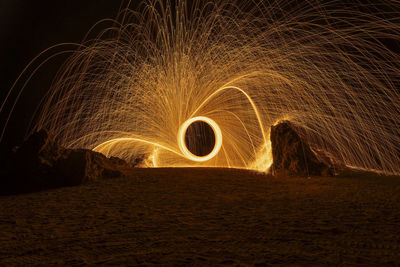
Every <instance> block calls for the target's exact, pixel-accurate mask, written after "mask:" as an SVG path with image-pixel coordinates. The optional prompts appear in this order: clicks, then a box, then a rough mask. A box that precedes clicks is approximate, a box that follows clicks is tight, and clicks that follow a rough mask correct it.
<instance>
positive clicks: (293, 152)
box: [271, 121, 333, 176]
mask: <svg viewBox="0 0 400 267" xmlns="http://www.w3.org/2000/svg"><path fill="white" fill-rule="evenodd" d="M298 132H299V129H298V128H297V127H296V126H295V125H294V124H293V123H291V122H289V121H282V122H280V123H279V124H277V125H275V126H272V127H271V145H272V156H273V164H272V172H273V174H274V175H294V176H311V175H315V176H332V175H333V169H332V165H331V163H330V162H329V161H328V160H327V159H325V160H322V159H321V157H317V155H316V154H315V152H314V151H313V150H312V149H311V147H310V145H309V144H308V143H307V141H306V140H305V139H303V138H301V137H300V135H299V134H298Z"/></svg>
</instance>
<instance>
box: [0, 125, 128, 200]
mask: <svg viewBox="0 0 400 267" xmlns="http://www.w3.org/2000/svg"><path fill="white" fill-rule="evenodd" d="M5 161H6V162H5V168H4V169H3V170H2V176H3V177H1V180H0V185H1V189H0V193H1V194H15V193H25V192H34V191H40V190H44V189H49V188H57V187H62V186H74V185H80V184H84V183H88V182H91V181H95V180H97V179H100V178H112V177H119V176H122V175H123V170H126V169H129V168H131V165H129V164H128V163H126V162H125V161H124V160H122V159H119V158H115V157H111V158H107V157H106V156H104V155H103V154H101V153H98V152H94V151H91V150H87V149H66V148H64V147H62V146H60V145H59V144H57V142H55V140H54V138H53V137H52V136H51V135H50V134H49V133H48V132H47V131H45V130H41V131H38V132H36V133H34V134H32V135H31V136H30V137H29V138H28V139H27V140H26V141H25V142H24V143H23V144H22V145H21V146H20V147H16V148H15V149H14V150H13V152H12V153H11V154H10V155H9V156H8V157H7V158H6V160H5Z"/></svg>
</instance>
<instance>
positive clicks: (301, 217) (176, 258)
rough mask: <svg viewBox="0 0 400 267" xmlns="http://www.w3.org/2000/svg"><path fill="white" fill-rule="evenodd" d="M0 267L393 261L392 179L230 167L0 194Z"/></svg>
mask: <svg viewBox="0 0 400 267" xmlns="http://www.w3.org/2000/svg"><path fill="white" fill-rule="evenodd" d="M0 232H1V235H0V248H1V249H0V265H34V264H35V265H36V264H40V265H42V264H43V265H58V264H67V265H75V264H76V265H80V264H106V265H110V264H112V265H119V264H122V265H124V264H129V265H145V266H152V265H182V266H186V265H240V266H243V265H244V266H247V265H250V266H252V265H261V266H262V265H265V264H279V265H293V264H296V265H304V266H308V265H344V266H348V265H379V266H382V265H396V264H399V263H400V177H383V176H374V175H358V176H354V175H353V177H335V178H317V177H313V178H311V179H307V178H284V177H281V178H274V177H270V176H266V175H260V174H257V173H253V172H248V171H242V170H233V169H230V170H229V169H134V170H132V171H131V173H130V175H129V177H126V178H117V179H108V180H102V181H99V182H96V183H94V184H89V185H83V186H77V187H67V188H61V189H56V190H50V191H45V192H40V193H33V194H25V195H16V196H2V197H0Z"/></svg>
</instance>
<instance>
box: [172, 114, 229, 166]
mask: <svg viewBox="0 0 400 267" xmlns="http://www.w3.org/2000/svg"><path fill="white" fill-rule="evenodd" d="M196 121H202V122H205V123H207V124H208V125H209V126H210V127H211V128H212V130H213V131H214V135H215V145H214V148H213V150H212V151H211V152H210V154H208V155H205V156H197V155H194V154H193V153H192V152H190V151H189V149H188V148H187V146H186V142H185V135H186V131H187V129H188V127H189V126H190V125H191V124H192V123H194V122H196ZM178 146H179V149H180V150H181V151H182V153H183V155H184V156H185V157H186V158H188V159H190V160H193V161H198V162H202V161H207V160H210V159H212V158H213V157H215V156H216V155H217V154H218V152H219V150H220V149H221V146H222V132H221V129H220V128H219V126H218V124H217V123H216V122H215V121H213V120H212V119H210V118H208V117H204V116H198V117H193V118H191V119H188V120H187V121H185V122H184V123H183V124H182V125H181V127H180V128H179V131H178Z"/></svg>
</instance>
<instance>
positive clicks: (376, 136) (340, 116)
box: [2, 0, 400, 174]
mask: <svg viewBox="0 0 400 267" xmlns="http://www.w3.org/2000/svg"><path fill="white" fill-rule="evenodd" d="M189 2H190V4H189ZM296 2H297V1H296ZM304 2H307V3H303V4H300V3H296V4H294V3H292V1H284V0H282V1H279V0H276V1H248V2H245V1H241V2H240V3H239V1H222V0H221V1H213V2H210V1H185V0H182V1H176V2H175V1H174V2H170V1H168V0H167V1H162V0H159V1H157V0H154V1H144V2H143V3H142V5H141V6H140V8H139V9H137V10H129V9H125V10H122V11H121V12H120V14H119V15H118V18H117V19H115V20H112V21H111V20H105V21H102V22H100V23H99V25H97V27H99V26H101V25H105V26H104V30H102V31H101V32H100V33H99V34H98V36H97V37H96V38H94V39H90V40H86V41H84V42H83V43H82V44H79V45H77V48H76V49H75V50H74V52H73V53H72V55H71V56H70V58H69V59H68V60H67V61H66V62H65V64H64V65H63V66H62V67H61V69H60V71H59V73H58V75H57V77H56V78H55V80H54V82H53V85H52V87H51V88H50V89H49V90H48V93H47V95H46V96H45V98H44V99H43V101H42V103H41V105H40V106H39V108H38V112H37V113H36V114H35V115H34V117H33V124H32V127H31V128H30V132H33V131H36V130H38V129H41V128H46V129H48V130H49V131H50V132H52V133H53V134H54V135H55V136H57V138H58V140H60V141H61V144H62V145H64V146H66V147H69V148H89V149H93V150H95V151H99V152H101V153H103V154H105V155H107V156H117V157H121V158H123V159H126V160H128V161H130V160H134V159H135V158H136V157H138V156H140V155H142V156H145V157H146V160H145V163H146V164H147V166H150V167H153V166H154V167H159V166H164V167H176V166H211V167H235V168H246V169H253V170H258V171H268V169H269V167H270V166H271V164H272V156H271V144H270V139H269V135H270V127H271V126H272V125H274V124H276V123H277V122H279V121H281V120H289V121H291V122H292V123H294V124H296V125H300V126H301V127H302V128H303V129H305V134H304V135H305V138H306V139H307V140H308V141H309V142H310V144H312V145H313V149H315V150H318V151H324V153H325V155H329V156H330V157H332V158H334V159H335V160H338V161H341V162H343V163H344V164H345V165H347V166H352V167H356V168H361V169H368V170H375V171H379V172H382V173H395V174H399V173H400V148H399V144H400V127H399V120H400V93H399V92H400V91H399V90H400V89H399V87H398V86H399V80H400V79H399V78H400V56H399V53H398V51H395V49H392V48H391V45H390V44H392V43H397V42H398V41H400V20H399V17H400V3H399V2H397V1H384V3H377V2H376V1H369V2H368V3H366V2H365V1H362V3H361V1H359V2H357V1H355V2H354V3H350V4H349V3H346V4H343V3H341V2H342V1H329V2H328V3H323V2H322V1H304ZM107 25H109V26H107ZM22 89H23V88H22ZM22 89H21V90H22ZM12 90H17V89H15V88H13V89H12ZM3 106H4V103H3ZM3 106H2V108H3Z"/></svg>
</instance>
